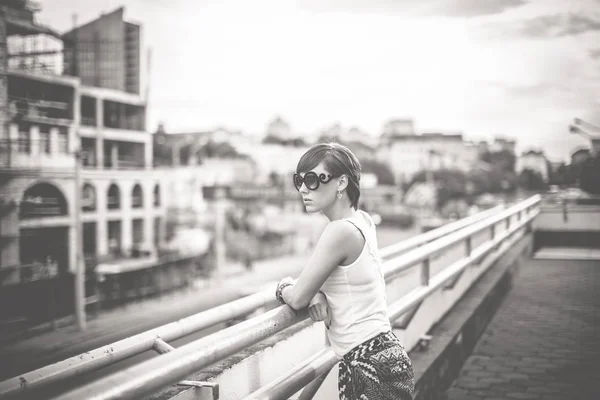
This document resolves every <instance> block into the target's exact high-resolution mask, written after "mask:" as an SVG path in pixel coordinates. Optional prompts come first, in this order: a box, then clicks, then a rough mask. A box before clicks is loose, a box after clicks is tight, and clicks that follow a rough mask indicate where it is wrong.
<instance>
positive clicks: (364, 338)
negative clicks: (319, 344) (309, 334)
mask: <svg viewBox="0 0 600 400" xmlns="http://www.w3.org/2000/svg"><path fill="white" fill-rule="evenodd" d="M360 172H361V167H360V163H359V162H358V160H357V159H356V157H355V156H354V154H352V152H351V151H350V150H348V149H347V148H346V147H344V146H342V145H340V144H336V143H327V144H317V145H315V146H313V147H311V148H310V149H309V150H308V151H307V152H306V153H305V154H304V155H303V156H302V157H301V158H300V161H299V162H298V166H297V167H296V174H294V185H295V186H296V189H297V190H298V191H299V192H300V194H301V195H302V200H303V202H304V206H305V207H306V211H307V212H309V213H317V212H322V213H323V214H324V215H325V216H326V217H327V218H328V219H329V221H330V222H329V223H328V224H327V226H326V227H325V229H324V231H323V233H322V234H321V237H320V238H319V241H318V242H317V245H316V246H315V249H314V253H313V255H312V257H311V259H310V261H309V262H308V264H307V266H306V267H305V268H304V270H303V271H302V273H301V274H300V276H299V277H298V279H297V280H295V281H294V280H292V279H291V278H284V279H283V280H282V281H281V282H280V283H279V284H278V285H277V290H276V294H275V295H276V297H277V299H278V300H279V301H280V302H282V303H285V304H287V305H289V306H290V307H292V308H293V309H295V310H299V309H302V308H304V307H307V306H308V307H309V315H310V317H311V318H312V319H313V320H315V321H324V322H325V326H326V328H327V335H328V338H329V342H330V343H331V347H332V349H333V351H334V352H335V353H336V355H337V356H338V358H339V359H340V363H339V379H338V389H339V393H340V399H341V400H358V399H364V400H372V399H394V400H404V399H412V394H413V390H414V375H413V370H412V364H411V361H410V359H409V358H408V355H407V354H406V351H405V349H404V347H403V346H402V344H401V343H400V342H399V340H398V338H397V337H396V336H395V335H394V334H393V333H392V329H391V325H390V321H389V319H388V317H387V304H386V298H385V281H384V278H383V274H382V271H381V260H380V258H379V256H378V249H377V237H376V234H375V224H374V223H373V220H372V219H371V217H370V216H369V214H367V213H365V212H364V211H360V210H358V200H359V198H360V185H359V181H360Z"/></svg>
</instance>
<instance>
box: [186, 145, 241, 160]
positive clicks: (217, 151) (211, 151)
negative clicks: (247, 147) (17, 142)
mask: <svg viewBox="0 0 600 400" xmlns="http://www.w3.org/2000/svg"><path fill="white" fill-rule="evenodd" d="M196 157H197V158H198V161H199V162H201V161H202V159H204V158H243V155H241V154H240V153H238V151H237V149H236V148H235V147H234V146H232V145H231V144H230V143H228V142H214V141H212V140H211V141H209V142H208V143H206V144H205V145H204V146H203V147H202V148H201V149H200V150H199V151H198V152H197V153H196Z"/></svg>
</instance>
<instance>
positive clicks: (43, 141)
mask: <svg viewBox="0 0 600 400" xmlns="http://www.w3.org/2000/svg"><path fill="white" fill-rule="evenodd" d="M50 143H51V142H50V127H49V126H48V125H42V126H40V153H42V154H50V152H51V150H50Z"/></svg>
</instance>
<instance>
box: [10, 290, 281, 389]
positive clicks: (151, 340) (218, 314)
mask: <svg viewBox="0 0 600 400" xmlns="http://www.w3.org/2000/svg"><path fill="white" fill-rule="evenodd" d="M273 302H274V298H273V292H272V291H263V292H258V293H255V294H252V295H250V296H246V297H244V298H241V299H238V300H234V301H232V302H229V303H226V304H222V305H220V306H217V307H214V308H211V309H209V310H206V311H204V312H201V313H198V314H194V315H192V316H190V317H186V318H183V319H180V320H178V321H175V322H171V323H168V324H166V325H163V326H161V327H159V328H156V329H152V330H149V331H146V332H143V333H140V334H138V335H135V336H131V337H128V338H126V339H123V340H119V341H118V342H115V343H112V344H109V345H106V346H102V347H99V348H97V349H95V350H92V351H89V352H86V353H82V354H79V355H77V356H74V357H70V358H68V359H66V360H63V361H60V362H58V363H55V364H51V365H48V366H45V367H42V368H39V369H37V370H34V371H31V372H27V373H25V374H21V375H18V376H16V377H13V378H10V379H7V380H5V381H3V382H0V397H3V396H9V395H16V394H22V393H24V392H25V391H27V392H31V391H33V390H37V389H40V388H43V387H45V386H47V385H50V384H52V383H56V382H59V381H64V380H67V379H70V378H75V377H78V376H81V375H84V374H86V373H89V372H92V371H96V370H98V369H100V368H103V367H105V366H108V365H111V364H114V363H117V362H119V361H122V360H125V359H127V358H129V357H133V356H135V355H138V354H141V353H143V352H146V351H148V350H152V349H154V348H155V342H156V340H157V339H162V340H163V341H166V342H169V341H172V340H176V339H179V338H182V337H184V336H187V335H189V334H191V333H194V332H197V331H200V330H202V329H205V328H208V327H211V326H213V325H216V324H218V323H221V322H224V321H227V320H230V319H232V318H237V317H239V316H240V315H245V314H247V313H250V312H252V311H254V310H256V309H257V308H259V307H262V306H264V305H266V304H269V303H273ZM23 382H26V385H23Z"/></svg>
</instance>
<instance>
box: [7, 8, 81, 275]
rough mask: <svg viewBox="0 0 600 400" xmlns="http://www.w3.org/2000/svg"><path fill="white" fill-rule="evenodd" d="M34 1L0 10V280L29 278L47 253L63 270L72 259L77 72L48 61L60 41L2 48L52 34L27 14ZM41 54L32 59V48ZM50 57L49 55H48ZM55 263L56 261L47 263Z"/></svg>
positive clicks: (50, 59)
mask: <svg viewBox="0 0 600 400" xmlns="http://www.w3.org/2000/svg"><path fill="white" fill-rule="evenodd" d="M37 10H38V8H37V7H35V5H33V4H31V3H30V2H26V1H13V2H10V3H8V2H5V3H4V4H3V5H2V6H1V14H0V25H2V26H0V35H2V36H0V51H1V52H3V54H2V55H1V56H0V60H1V61H2V64H0V79H2V84H0V103H1V104H0V113H1V114H0V141H1V143H2V145H1V146H0V149H1V150H0V210H1V212H0V240H1V244H0V245H1V247H0V276H1V277H2V284H10V283H19V282H20V281H23V280H31V279H35V276H37V275H39V273H41V271H42V270H43V266H45V265H46V260H48V259H52V260H53V262H55V263H57V264H58V265H57V266H58V271H55V272H56V273H58V274H61V275H65V274H67V273H68V271H70V270H71V269H72V268H73V266H74V263H75V246H72V243H74V241H75V237H76V234H77V233H76V231H75V219H74V213H73V202H72V201H69V200H72V199H73V198H74V193H75V186H74V173H73V172H74V166H75V157H74V149H75V147H76V142H77V125H78V119H79V90H80V84H79V80H78V79H75V78H70V77H64V76H57V75H55V74H54V72H55V70H54V69H53V68H50V66H52V60H54V61H56V60H57V59H59V55H58V54H57V51H58V50H57V49H58V48H59V47H57V46H55V45H54V43H51V44H50V46H49V47H48V48H44V47H43V46H41V47H37V48H35V49H34V50H33V53H32V54H30V55H26V54H24V53H23V52H21V50H20V49H19V48H18V46H17V53H16V54H14V57H13V54H12V53H11V51H12V50H13V49H8V47H7V43H14V42H15V40H13V38H14V37H18V38H19V40H20V41H22V42H23V43H30V42H37V43H43V41H39V40H38V38H39V37H40V36H42V37H47V36H52V37H53V38H58V37H59V35H58V34H57V33H55V32H53V31H52V30H51V29H49V28H47V27H43V26H39V25H37V24H36V23H35V22H34V13H35V12H36V11H37ZM38 55H39V56H43V59H41V60H40V59H38V58H37V56H38ZM53 57H54V58H53ZM53 265H55V264H53Z"/></svg>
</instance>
